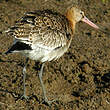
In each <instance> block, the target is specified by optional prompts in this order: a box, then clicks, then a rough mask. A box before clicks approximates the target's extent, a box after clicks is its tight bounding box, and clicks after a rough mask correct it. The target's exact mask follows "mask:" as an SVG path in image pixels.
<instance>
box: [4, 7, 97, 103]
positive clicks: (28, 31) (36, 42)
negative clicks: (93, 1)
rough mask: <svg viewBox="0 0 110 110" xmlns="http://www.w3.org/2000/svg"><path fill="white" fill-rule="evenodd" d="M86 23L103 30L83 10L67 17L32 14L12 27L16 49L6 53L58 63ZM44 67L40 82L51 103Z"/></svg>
mask: <svg viewBox="0 0 110 110" xmlns="http://www.w3.org/2000/svg"><path fill="white" fill-rule="evenodd" d="M79 21H83V22H86V23H88V24H89V25H91V26H92V27H94V28H96V29H98V28H99V27H98V26H96V25H95V24H93V23H92V22H90V21H89V20H88V19H87V18H86V17H85V16H84V12H82V11H81V10H80V9H78V8H75V7H71V8H69V9H67V11H66V12H65V15H61V14H60V13H56V12H53V11H51V10H44V11H35V12H28V13H26V14H25V15H24V17H22V19H20V20H18V22H16V24H15V26H13V27H11V28H10V29H9V31H8V34H10V35H12V36H13V37H14V38H15V42H14V44H13V46H12V47H11V48H10V49H9V50H8V51H7V52H6V53H12V52H19V53H22V54H23V55H25V56H26V58H30V59H32V60H35V61H40V62H46V61H51V60H56V59H57V58H59V57H61V56H62V55H63V54H64V53H65V52H66V51H67V50H68V48H69V46H70V44H71V40H72V38H73V34H74V31H75V25H76V23H77V22H79ZM43 67H44V64H43V65H42V67H41V71H40V72H39V79H40V82H41V85H42V90H43V95H44V100H45V102H47V103H48V104H49V103H50V102H49V101H48V99H47V97H46V91H45V88H44V85H43V82H42V73H43ZM25 72H26V66H25V67H24V69H23V74H24V94H23V96H24V97H25V98H27V96H26V94H25Z"/></svg>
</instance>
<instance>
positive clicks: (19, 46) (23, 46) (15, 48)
mask: <svg viewBox="0 0 110 110" xmlns="http://www.w3.org/2000/svg"><path fill="white" fill-rule="evenodd" d="M24 50H32V48H31V46H30V45H29V44H26V43H23V42H16V43H14V44H13V45H12V47H11V48H9V49H8V51H6V52H5V53H4V54H9V53H13V52H20V51H24Z"/></svg>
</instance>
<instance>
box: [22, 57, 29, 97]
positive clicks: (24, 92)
mask: <svg viewBox="0 0 110 110" xmlns="http://www.w3.org/2000/svg"><path fill="white" fill-rule="evenodd" d="M28 60H29V59H28V58H27V59H26V62H25V66H24V68H23V90H24V91H23V95H22V96H21V98H25V99H28V98H29V97H28V96H27V95H26V87H25V80H26V67H27V64H28Z"/></svg>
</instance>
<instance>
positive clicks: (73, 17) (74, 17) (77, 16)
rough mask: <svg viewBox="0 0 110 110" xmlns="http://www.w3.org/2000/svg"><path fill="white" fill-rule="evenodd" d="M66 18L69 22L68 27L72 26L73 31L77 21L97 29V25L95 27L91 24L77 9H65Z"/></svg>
mask: <svg viewBox="0 0 110 110" xmlns="http://www.w3.org/2000/svg"><path fill="white" fill-rule="evenodd" d="M66 17H67V19H68V20H69V22H70V25H71V26H72V28H73V29H74V28H75V24H76V23H77V22H79V21H83V22H85V23H87V24H89V25H90V26H92V27H93V28H96V29H99V27H98V26H97V25H95V24H94V23H92V22H91V21H90V20H89V19H88V18H87V17H86V16H85V15H84V12H83V11H81V10H80V9H79V8H76V7H71V8H69V9H67V12H66Z"/></svg>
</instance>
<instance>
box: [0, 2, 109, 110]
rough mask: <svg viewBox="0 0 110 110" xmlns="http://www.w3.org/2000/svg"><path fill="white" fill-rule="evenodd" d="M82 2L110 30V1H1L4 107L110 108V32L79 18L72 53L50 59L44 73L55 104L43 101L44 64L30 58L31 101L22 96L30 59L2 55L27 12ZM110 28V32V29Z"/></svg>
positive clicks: (0, 107)
mask: <svg viewBox="0 0 110 110" xmlns="http://www.w3.org/2000/svg"><path fill="white" fill-rule="evenodd" d="M71 5H74V6H76V5H78V6H79V7H80V8H81V9H82V10H83V11H84V12H85V14H86V16H87V17H88V18H89V19H90V20H91V21H93V22H94V23H96V24H98V25H100V26H102V28H103V26H105V27H107V28H108V30H110V0H108V2H105V3H104V2H102V1H101V0H0V110H110V35H109V34H104V33H102V32H99V31H96V30H94V29H93V28H91V27H90V26H88V25H87V24H85V23H82V22H80V23H78V24H77V26H76V33H75V35H74V38H73V41H72V43H71V46H70V48H69V50H68V52H67V53H66V54H65V55H64V56H63V57H61V58H60V59H58V60H57V61H52V62H49V63H46V66H45V69H44V72H45V75H44V77H43V80H44V84H45V88H46V90H47V95H48V98H49V100H52V99H58V101H57V102H54V103H53V104H52V105H51V107H49V106H47V105H45V104H42V103H40V102H41V101H42V91H41V86H40V82H39V79H38V74H37V73H38V68H39V65H38V64H37V63H36V64H35V62H34V61H31V60H30V61H29V63H28V68H27V78H26V93H27V95H28V96H31V98H30V100H28V101H26V100H20V99H19V100H17V101H16V97H17V96H19V95H20V94H22V93H23V80H22V77H23V75H22V69H23V66H24V62H25V58H24V57H23V56H21V55H19V54H10V55H7V56H6V55H2V53H3V52H5V51H7V49H8V48H9V47H10V46H11V44H12V42H13V40H14V39H13V38H12V37H11V36H7V35H6V34H4V33H2V32H3V31H4V30H7V29H8V28H9V27H10V26H13V25H14V22H16V20H18V19H19V18H20V17H22V16H23V14H24V13H25V12H27V11H33V10H38V9H52V10H55V11H57V12H60V13H62V14H63V13H64V12H65V9H66V8H67V7H68V6H71ZM109 32H110V31H109Z"/></svg>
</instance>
